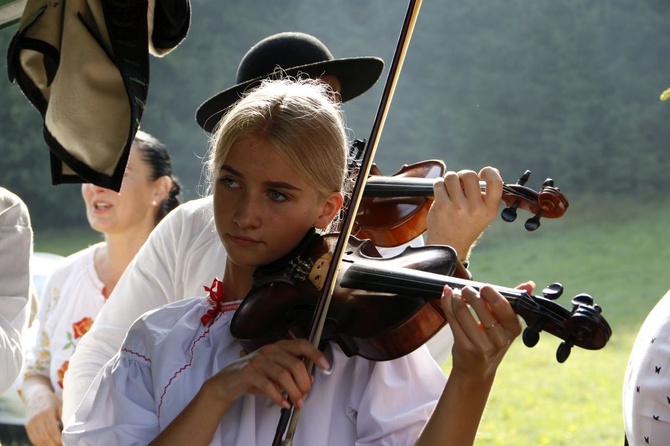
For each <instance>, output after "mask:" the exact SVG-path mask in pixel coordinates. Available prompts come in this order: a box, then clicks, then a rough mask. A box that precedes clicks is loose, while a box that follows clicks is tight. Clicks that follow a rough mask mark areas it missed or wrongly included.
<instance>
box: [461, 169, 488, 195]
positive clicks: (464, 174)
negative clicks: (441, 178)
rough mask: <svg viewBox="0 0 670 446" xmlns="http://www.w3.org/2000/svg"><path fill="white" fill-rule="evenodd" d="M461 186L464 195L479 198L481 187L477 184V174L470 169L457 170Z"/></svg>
mask: <svg viewBox="0 0 670 446" xmlns="http://www.w3.org/2000/svg"><path fill="white" fill-rule="evenodd" d="M458 177H459V178H460V182H461V188H462V190H463V193H464V194H465V197H466V198H468V199H469V200H480V199H481V198H482V188H481V185H480V184H479V175H477V173H476V172H475V171H472V170H461V171H459V172H458Z"/></svg>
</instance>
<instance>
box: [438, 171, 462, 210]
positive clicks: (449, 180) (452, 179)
mask: <svg viewBox="0 0 670 446" xmlns="http://www.w3.org/2000/svg"><path fill="white" fill-rule="evenodd" d="M443 181H444V187H445V190H446V191H447V195H448V196H449V200H451V201H453V202H458V203H460V202H463V201H464V200H465V193H464V192H463V186H462V184H461V177H460V176H459V174H458V173H456V172H452V171H449V172H447V173H446V174H445V175H444V180H443Z"/></svg>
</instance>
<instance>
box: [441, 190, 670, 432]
mask: <svg viewBox="0 0 670 446" xmlns="http://www.w3.org/2000/svg"><path fill="white" fill-rule="evenodd" d="M525 218H526V216H522V215H521V214H520V215H519V220H521V221H520V222H515V223H511V224H508V223H504V222H502V221H500V222H495V223H494V224H493V225H492V227H491V228H490V229H489V231H488V232H487V233H486V234H485V236H484V237H483V238H482V240H481V241H480V244H479V246H478V247H477V248H476V250H475V252H474V254H473V256H472V266H471V268H472V270H473V272H474V274H475V278H476V279H477V280H481V281H484V282H490V283H494V284H498V285H505V286H514V285H516V284H518V283H520V282H523V281H525V280H528V279H531V280H534V281H535V282H536V285H537V291H538V293H539V292H540V290H541V289H542V288H543V287H545V286H546V285H549V284H550V283H552V282H561V283H562V284H563V286H564V287H565V292H564V294H563V296H562V297H561V298H560V299H558V301H557V303H560V304H561V305H562V306H563V307H565V308H571V304H570V300H571V299H572V297H573V296H575V295H576V294H578V293H588V294H590V295H591V296H593V298H594V299H595V301H596V303H598V304H599V305H600V306H601V307H602V309H603V312H602V314H603V315H604V316H605V318H606V319H607V321H608V322H609V324H610V326H611V328H612V332H613V334H612V338H611V339H610V342H609V343H608V345H607V346H606V347H605V348H604V349H602V350H598V351H588V350H583V349H579V348H577V347H575V348H573V351H572V354H571V356H570V358H569V359H568V360H567V362H565V363H563V364H559V363H558V362H557V361H556V360H555V350H556V347H557V346H558V344H559V343H560V340H559V339H558V338H556V337H554V336H552V335H549V334H547V333H543V334H542V335H541V338H540V342H539V344H538V345H537V346H536V347H534V348H527V347H526V346H524V345H523V342H522V341H521V340H520V339H519V340H517V342H516V343H515V345H513V347H512V349H511V350H510V352H509V353H508V355H507V357H506V358H505V361H504V363H503V364H502V366H501V369H500V371H499V374H498V377H497V380H496V384H495V386H494V390H493V393H492V396H491V399H490V401H489V405H488V407H487V410H486V413H485V416H484V419H483V420H482V424H481V427H480V431H479V437H478V438H479V439H478V442H477V444H478V445H545V444H546V445H587V444H588V445H623V435H624V434H623V421H622V413H621V387H622V383H623V377H624V373H625V370H626V365H627V363H628V356H629V353H630V349H631V348H632V345H633V342H634V340H635V336H636V333H637V331H638V329H639V327H640V325H641V324H642V322H643V321H644V318H645V317H646V315H647V313H648V312H649V311H650V310H651V308H652V307H653V306H654V304H655V303H656V302H657V301H658V299H660V297H661V296H662V295H663V294H665V292H666V291H667V290H668V289H670V276H669V275H668V274H667V267H668V265H669V264H670V245H668V243H667V242H666V241H667V239H668V233H669V232H670V230H669V229H668V223H669V222H670V203H669V202H667V201H666V202H665V203H662V205H660V206H659V203H653V204H649V205H645V206H637V205H635V204H629V205H625V204H621V203H619V204H617V205H614V203H613V205H612V206H608V203H603V202H601V203H598V204H597V205H587V204H583V205H581V206H574V208H571V209H569V210H568V212H567V213H566V215H565V216H564V217H563V218H562V219H560V220H546V221H544V222H543V225H542V227H541V228H540V229H539V230H538V231H537V232H535V233H526V232H525V230H524V229H523V227H522V221H523V220H524V219H525ZM448 367H449V363H447V364H446V365H445V369H446V370H448Z"/></svg>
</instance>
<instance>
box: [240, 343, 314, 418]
mask: <svg viewBox="0 0 670 446" xmlns="http://www.w3.org/2000/svg"><path fill="white" fill-rule="evenodd" d="M262 350H263V351H262V352H259V353H260V354H258V355H257V356H255V357H254V358H252V359H251V360H250V361H249V363H248V368H247V370H245V371H244V373H245V380H246V381H247V382H248V383H249V385H250V386H251V388H252V390H251V393H260V394H264V395H266V396H267V397H268V398H270V399H271V400H272V401H274V403H275V404H277V405H278V406H280V407H285V408H288V407H290V405H289V403H288V401H289V400H290V401H291V402H292V403H293V404H296V403H298V401H299V400H301V399H302V397H303V396H304V394H305V393H306V392H307V390H309V386H307V388H306V390H304V391H303V390H301V389H300V388H299V384H297V383H296V378H294V377H293V373H292V372H291V370H289V369H287V365H286V364H289V363H290V361H284V360H282V359H281V358H280V357H278V356H277V354H275V353H274V352H272V351H269V349H268V348H266V347H264V348H263V349H262ZM284 355H286V353H284ZM293 359H294V360H295V361H296V362H297V363H298V364H300V365H301V366H302V368H303V370H304V372H303V373H304V374H305V376H306V375H307V371H306V370H305V366H304V364H303V363H302V361H300V360H299V359H298V358H295V357H293ZM288 367H292V365H290V364H289V366H288ZM296 368H297V367H296ZM297 379H298V380H300V378H297ZM303 386H304V385H303ZM253 389H256V390H255V391H254V390H253Z"/></svg>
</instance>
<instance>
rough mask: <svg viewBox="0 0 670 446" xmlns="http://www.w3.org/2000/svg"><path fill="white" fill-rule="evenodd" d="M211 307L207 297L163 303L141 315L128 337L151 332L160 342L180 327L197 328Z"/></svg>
mask: <svg viewBox="0 0 670 446" xmlns="http://www.w3.org/2000/svg"><path fill="white" fill-rule="evenodd" d="M210 308H211V304H210V303H209V300H208V299H207V298H206V297H189V298H187V299H181V300H177V301H174V302H170V303H168V304H165V305H161V306H160V307H158V308H155V309H153V310H150V311H147V312H146V313H144V314H143V315H142V316H140V317H139V318H138V319H137V320H136V321H135V323H134V324H133V325H132V327H131V328H130V330H129V331H128V337H131V336H136V335H137V334H141V335H142V336H143V337H144V336H145V335H146V334H150V335H151V336H152V337H153V338H155V341H156V342H159V341H160V339H162V338H164V337H165V336H167V335H168V334H169V333H170V332H172V331H173V330H174V329H176V328H178V327H191V328H197V327H198V325H199V324H200V323H201V318H202V316H203V315H204V314H205V313H206V312H207V311H208V310H209V309H210Z"/></svg>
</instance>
